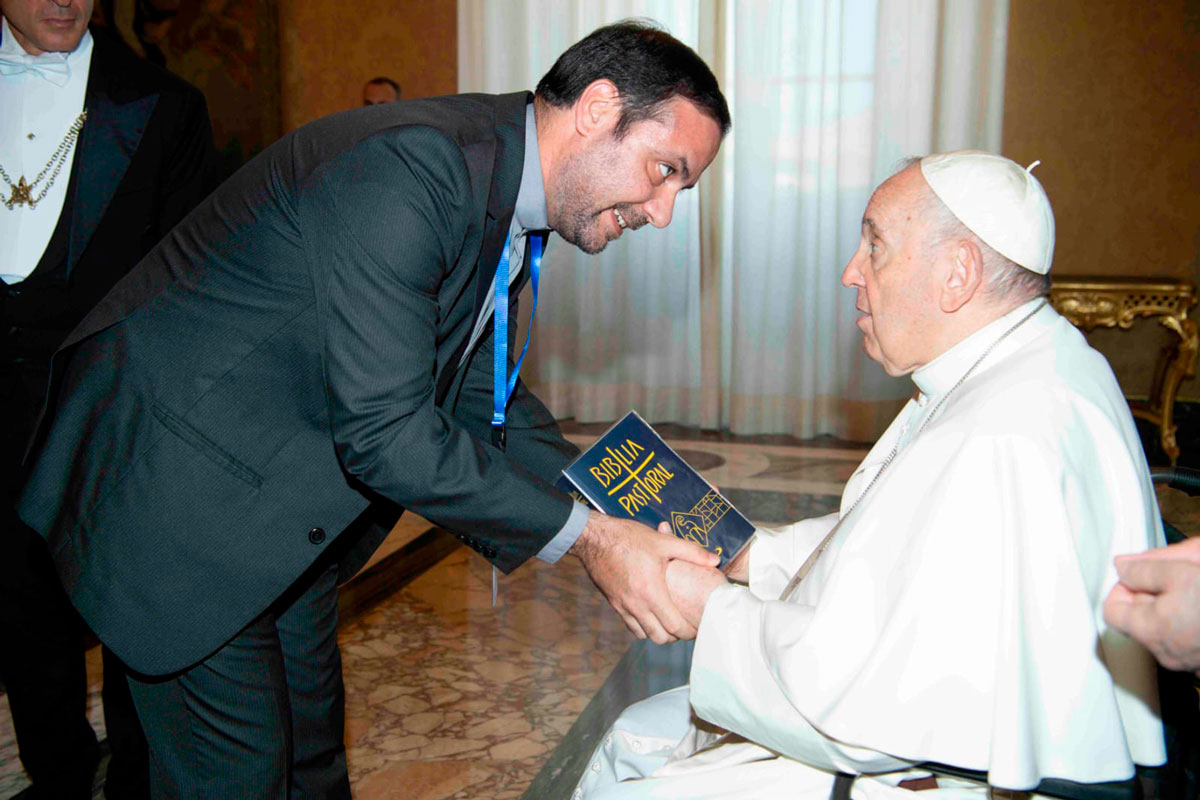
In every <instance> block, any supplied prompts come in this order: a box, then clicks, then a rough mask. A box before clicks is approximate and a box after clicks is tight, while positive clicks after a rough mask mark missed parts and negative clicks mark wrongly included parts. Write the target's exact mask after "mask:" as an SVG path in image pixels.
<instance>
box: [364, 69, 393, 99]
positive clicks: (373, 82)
mask: <svg viewBox="0 0 1200 800" xmlns="http://www.w3.org/2000/svg"><path fill="white" fill-rule="evenodd" d="M384 83H386V84H387V85H388V86H390V87H392V91H394V92H395V93H396V99H397V100H399V99H400V84H398V83H396V82H395V81H394V80H392V79H391V78H385V77H384V76H382V75H380V76H379V77H378V78H371V80H369V81H367V86H379V85H380V84H384Z"/></svg>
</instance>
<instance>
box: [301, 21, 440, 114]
mask: <svg viewBox="0 0 1200 800" xmlns="http://www.w3.org/2000/svg"><path fill="white" fill-rule="evenodd" d="M456 5H457V4H456V3H455V0H359V2H354V3H343V2H327V0H280V3H279V37H280V72H281V73H282V83H283V130H284V131H290V130H293V129H295V128H297V127H299V126H300V125H303V124H304V123H306V122H309V121H311V120H314V119H316V118H317V117H322V116H325V115H326V114H332V113H334V112H335V111H343V110H345V109H347V108H351V107H353V106H357V105H359V104H361V103H362V85H363V83H365V82H366V81H368V80H369V79H371V78H374V77H375V76H377V75H386V76H387V77H389V78H391V79H392V80H394V81H396V82H397V83H399V84H400V86H401V88H402V90H403V93H404V96H405V97H430V96H433V95H439V94H452V93H454V92H455V91H456V90H457V81H458V76H457V64H458V54H457V47H458V36H457V30H456V18H455V14H456Z"/></svg>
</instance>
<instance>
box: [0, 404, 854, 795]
mask: <svg viewBox="0 0 1200 800" xmlns="http://www.w3.org/2000/svg"><path fill="white" fill-rule="evenodd" d="M605 427H606V426H602V425H601V426H591V425H589V426H583V425H572V426H569V427H567V428H566V433H567V435H568V438H570V439H572V440H573V441H575V442H576V443H578V444H580V445H586V444H588V443H589V442H590V441H592V439H594V438H595V437H596V436H597V435H599V434H600V433H602V432H603V430H604V428H605ZM660 427H661V431H662V432H663V434H664V436H665V438H667V440H668V442H669V443H670V444H671V445H672V446H673V447H675V449H677V450H678V451H680V453H681V455H683V457H684V458H685V459H686V460H688V461H689V462H690V463H692V464H693V465H694V466H696V467H697V468H698V469H699V470H700V471H701V472H702V473H703V474H704V475H705V477H707V478H708V480H710V481H711V482H712V483H714V484H716V485H717V486H719V487H720V488H721V489H722V491H723V492H724V493H725V494H726V496H727V497H728V498H729V499H730V500H731V501H732V502H733V503H734V505H736V506H737V507H738V508H739V509H741V510H742V511H743V513H745V514H746V515H747V516H748V517H750V518H751V519H752V520H754V521H755V522H758V523H762V524H767V525H771V524H781V523H786V522H791V521H794V520H796V519H800V518H803V517H806V516H811V515H815V514H823V513H826V512H828V511H830V510H832V509H834V508H835V507H836V505H837V502H838V496H839V493H840V490H841V486H842V484H843V483H844V481H845V480H846V478H847V477H848V476H849V475H850V474H851V472H852V471H853V469H854V467H855V466H856V464H857V463H858V462H859V460H861V458H862V457H863V455H864V453H865V448H864V447H863V446H860V445H855V444H851V443H845V442H838V441H836V440H831V439H823V440H816V441H807V442H798V441H795V440H790V439H787V438H786V437H729V436H723V435H720V434H711V433H700V432H696V431H690V430H687V429H681V428H675V427H674V426H660ZM402 523H403V524H402V525H400V526H398V528H397V530H396V531H395V532H394V534H393V536H392V537H391V538H390V539H389V541H388V543H387V544H386V545H385V549H384V550H383V552H381V553H380V554H378V555H377V557H376V559H375V561H376V562H378V564H377V565H376V573H377V574H376V578H375V579H376V580H378V579H379V574H383V575H384V576H385V578H386V575H387V574H388V573H387V568H388V563H389V561H388V559H389V558H392V559H395V558H397V557H399V556H402V555H403V554H404V551H405V548H406V546H407V547H411V546H412V544H411V543H414V542H415V541H416V540H417V537H418V535H419V534H421V533H423V532H424V531H425V530H426V529H427V528H428V523H426V522H424V521H423V520H420V519H419V518H407V519H405V520H403V521H402ZM448 552H449V554H448V555H446V556H445V557H444V558H441V559H440V560H439V561H437V562H436V563H434V564H433V566H430V567H428V568H425V569H423V571H421V572H420V573H419V574H417V575H416V577H412V576H411V575H409V576H406V577H404V578H403V579H400V578H397V579H396V588H394V589H392V590H390V591H386V592H383V593H382V595H381V598H382V599H372V600H370V601H369V602H366V603H359V604H355V605H353V606H352V607H351V608H349V609H348V610H347V613H345V614H344V615H343V619H342V624H341V626H340V636H339V639H340V642H341V647H342V654H343V661H344V674H345V680H346V690H347V692H346V694H347V701H346V705H347V709H346V710H347V726H346V746H347V756H348V762H349V768H350V776H351V781H352V784H353V788H354V796H355V797H356V798H359V799H360V800H379V799H381V798H410V799H411V800H441V799H442V798H498V799H502V798H520V797H535V796H536V797H539V798H540V797H550V796H551V794H557V790H555V791H554V792H553V793H547V791H546V790H545V789H544V787H547V786H559V785H561V783H562V778H563V776H562V775H548V774H545V773H547V772H552V771H555V770H551V769H549V768H547V769H546V770H543V767H544V766H546V765H547V761H548V759H550V756H551V754H552V753H554V751H555V749H556V748H557V747H558V746H559V744H560V742H562V741H563V739H564V737H567V736H568V734H569V732H570V734H571V735H577V733H576V731H578V727H586V726H578V727H577V728H576V731H572V726H573V724H574V723H575V722H576V720H577V719H578V718H579V717H580V715H581V714H585V715H587V714H593V715H595V714H604V713H610V712H615V710H618V709H616V708H612V709H610V708H607V706H608V705H613V702H615V701H611V700H609V699H606V698H607V695H605V693H604V692H605V691H609V690H610V685H606V679H607V678H608V677H609V675H610V673H612V672H613V670H614V667H615V666H617V664H618V662H620V661H621V660H622V659H623V658H624V659H625V660H626V663H625V664H623V665H622V666H623V667H629V666H632V667H633V669H632V673H633V674H636V675H639V676H640V678H639V686H638V687H636V688H635V689H634V690H633V691H635V692H642V693H648V692H650V691H657V690H660V689H662V688H666V687H665V686H664V685H663V684H664V682H669V681H672V680H678V679H679V675H681V674H685V672H684V671H685V670H686V663H687V659H688V658H689V657H690V648H687V647H686V646H683V647H681V646H676V647H674V648H661V649H659V648H655V647H654V646H653V645H648V646H647V645H641V644H639V645H638V646H637V647H632V648H631V647H630V645H631V644H632V643H634V641H635V640H634V639H633V638H632V636H631V635H630V634H628V633H627V632H626V631H625V629H624V626H623V625H622V624H621V623H620V621H619V620H618V619H617V616H616V614H615V613H614V612H613V611H612V610H611V609H609V608H608V606H607V604H606V603H605V602H604V601H603V600H602V599H601V597H600V595H599V593H598V592H597V591H596V590H595V589H594V587H593V586H592V584H591V582H590V580H589V579H588V577H587V575H586V573H585V572H584V571H583V569H582V568H581V566H580V565H579V563H578V562H577V561H575V560H574V559H573V558H571V557H567V558H564V559H563V560H562V561H561V562H560V563H559V564H557V565H554V566H548V565H545V564H542V563H540V562H537V561H536V560H534V561H531V562H529V563H528V564H526V565H524V566H522V567H521V568H520V569H518V570H517V571H516V572H515V573H514V574H513V575H510V576H503V575H501V576H500V578H499V593H498V603H497V604H496V605H495V606H494V607H493V606H492V604H491V580H492V574H491V570H490V567H489V565H488V564H487V562H485V561H484V560H483V559H482V558H481V557H479V556H477V555H476V554H474V553H473V552H471V551H469V550H467V549H466V548H464V547H457V548H453V549H450V550H448ZM381 559H382V560H381ZM381 570H382V573H381V572H380V571H381ZM401 583H402V585H400V584H401ZM351 586H353V584H352V585H351ZM376 596H377V595H375V594H373V595H372V598H375V597H376ZM344 608H345V606H344ZM681 644H682V645H686V644H687V643H681ZM88 655H89V674H90V675H91V676H92V679H93V687H92V688H93V692H92V696H91V699H90V701H89V714H90V717H91V719H92V722H93V725H95V726H96V727H97V730H98V731H99V732H100V733H101V735H103V723H102V720H101V718H100V709H99V693H98V688H99V680H100V676H99V666H100V665H99V658H98V653H97V652H96V651H92V652H90V653H89V654H88ZM598 692H599V695H598ZM625 698H626V699H627V698H628V694H626V695H625ZM593 699H594V702H593ZM621 704H622V705H623V702H622V703H621ZM577 744H579V743H577ZM586 745H587V743H586V742H582V744H579V746H580V747H582V748H584V749H586ZM555 769H556V770H558V769H559V768H557V767H556V768H555ZM540 771H542V772H543V774H539V772H540ZM560 771H561V770H560ZM535 779H536V783H534V782H535ZM556 780H557V781H558V782H557V783H556V782H555V781H556ZM531 783H533V788H532V789H531ZM26 784H27V782H26V780H25V777H24V774H23V772H22V770H21V767H20V764H19V762H18V760H17V758H16V748H15V743H14V742H13V738H12V732H11V726H10V723H9V720H8V715H7V705H6V704H0V798H9V797H12V796H13V795H14V794H17V793H18V792H20V791H21V790H22V789H23V788H24V787H25V785H26Z"/></svg>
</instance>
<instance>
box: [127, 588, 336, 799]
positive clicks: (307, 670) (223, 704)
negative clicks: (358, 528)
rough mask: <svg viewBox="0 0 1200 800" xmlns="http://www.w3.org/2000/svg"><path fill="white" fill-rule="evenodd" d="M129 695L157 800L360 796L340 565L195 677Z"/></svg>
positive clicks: (187, 674)
mask: <svg viewBox="0 0 1200 800" xmlns="http://www.w3.org/2000/svg"><path fill="white" fill-rule="evenodd" d="M181 635H186V634H181ZM129 685H130V688H131V689H132V692H133V700H134V703H135V704H136V705H137V709H138V716H139V717H140V718H141V720H142V724H143V726H144V727H145V730H146V738H147V740H148V741H149V743H150V762H151V783H152V787H153V788H152V794H153V797H154V798H155V800H184V798H189V799H190V798H235V797H236V798H239V800H258V799H259V798H263V799H264V800H265V798H271V799H272V800H283V798H305V799H306V800H309V799H311V800H322V799H323V798H347V799H348V798H349V797H350V780H349V777H348V776H347V773H346V751H345V745H344V744H343V731H344V728H345V691H344V687H343V684H342V662H341V655H340V653H339V652H338V648H337V565H336V564H332V565H328V566H325V567H323V568H320V569H318V570H316V571H315V572H312V573H311V574H309V575H306V576H305V578H302V579H301V582H300V583H299V584H298V585H297V586H296V587H294V588H293V590H292V591H290V592H289V593H288V594H286V595H285V596H284V597H283V598H281V599H280V600H279V601H277V602H276V603H275V604H274V605H273V606H272V607H271V608H270V609H269V610H268V611H267V612H266V613H265V614H263V615H262V616H261V617H259V618H258V619H257V620H255V621H254V622H252V623H251V624H250V625H249V626H248V627H246V628H245V629H244V630H243V631H242V632H241V633H239V634H238V635H237V636H236V637H234V638H233V639H232V640H231V641H230V642H228V643H227V644H226V645H224V646H223V647H222V648H221V649H220V650H217V651H216V652H215V653H213V654H212V655H211V656H209V657H208V658H206V659H205V660H204V661H202V662H200V663H199V664H197V665H195V666H194V667H191V668H189V669H187V670H186V671H184V672H182V673H178V674H175V675H172V676H169V677H168V678H166V679H156V678H152V677H146V676H137V677H135V676H131V677H130V680H129Z"/></svg>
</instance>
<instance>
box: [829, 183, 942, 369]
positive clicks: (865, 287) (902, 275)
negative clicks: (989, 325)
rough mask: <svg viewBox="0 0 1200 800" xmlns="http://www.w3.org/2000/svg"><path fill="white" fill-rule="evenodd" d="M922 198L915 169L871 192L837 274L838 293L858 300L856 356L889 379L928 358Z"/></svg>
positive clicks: (930, 301)
mask: <svg viewBox="0 0 1200 800" xmlns="http://www.w3.org/2000/svg"><path fill="white" fill-rule="evenodd" d="M928 191H930V190H929V189H928V188H927V186H926V183H925V178H924V177H923V176H922V175H921V170H920V168H919V167H917V166H915V165H914V166H912V167H909V168H908V169H906V170H904V171H903V172H901V173H899V174H897V175H894V176H893V177H891V178H890V179H888V180H887V181H886V182H884V183H883V185H881V186H880V187H879V188H878V189H876V190H875V194H874V195H872V196H871V201H870V202H869V203H868V204H867V210H866V212H864V214H863V221H862V239H861V240H860V241H859V245H858V250H857V251H856V252H855V253H854V256H853V258H851V259H850V263H849V264H847V265H846V269H845V270H844V271H843V272H842V285H843V286H846V287H847V288H852V289H855V290H856V291H857V293H858V294H857V297H856V298H855V307H856V308H857V309H858V311H859V312H860V316H859V318H858V328H859V330H861V331H862V333H863V348H864V349H865V350H866V352H867V355H868V356H870V357H871V358H872V359H874V360H875V361H878V362H879V363H880V364H882V365H883V368H884V370H885V371H886V372H887V373H888V374H889V375H906V374H908V373H909V372H912V371H913V370H914V369H916V368H918V367H920V366H922V365H923V364H925V363H927V362H928V361H929V360H931V359H932V358H933V357H935V356H936V353H933V352H931V350H932V349H933V348H932V347H931V345H932V343H933V342H934V341H935V337H934V335H933V334H934V333H935V331H936V318H935V316H934V311H935V310H936V309H937V308H938V307H939V305H938V304H939V296H938V291H937V284H936V280H935V277H934V275H935V271H934V270H933V269H932V264H931V260H930V258H931V256H930V253H929V248H928V247H926V239H927V233H928V225H927V223H926V222H925V220H924V219H923V218H922V217H923V213H922V212H923V209H924V208H925V207H926V205H927V202H928V200H929V197H928V195H927V194H926V192H928Z"/></svg>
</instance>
